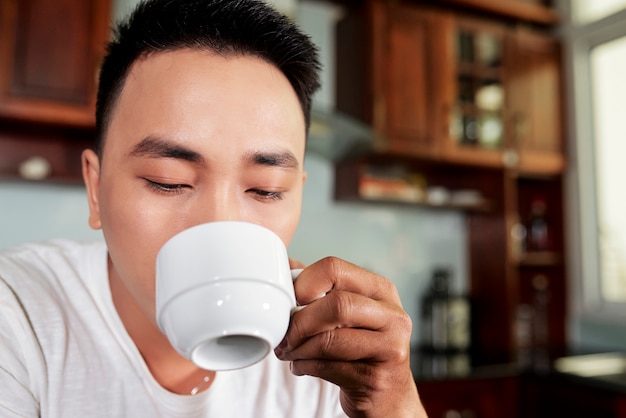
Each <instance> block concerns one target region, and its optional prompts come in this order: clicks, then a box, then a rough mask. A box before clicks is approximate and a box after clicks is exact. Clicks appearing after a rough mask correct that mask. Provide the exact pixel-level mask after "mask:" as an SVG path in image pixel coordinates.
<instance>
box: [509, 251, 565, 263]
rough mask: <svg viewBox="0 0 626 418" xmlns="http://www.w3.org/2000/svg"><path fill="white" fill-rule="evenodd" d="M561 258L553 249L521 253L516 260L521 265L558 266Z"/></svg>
mask: <svg viewBox="0 0 626 418" xmlns="http://www.w3.org/2000/svg"><path fill="white" fill-rule="evenodd" d="M562 261H563V258H562V257H561V255H560V254H559V253H557V252H553V251H535V252H527V253H524V254H522V255H521V256H520V257H519V259H518V260H517V262H518V264H519V265H520V266H521V267H545V266H559V265H561V263H562Z"/></svg>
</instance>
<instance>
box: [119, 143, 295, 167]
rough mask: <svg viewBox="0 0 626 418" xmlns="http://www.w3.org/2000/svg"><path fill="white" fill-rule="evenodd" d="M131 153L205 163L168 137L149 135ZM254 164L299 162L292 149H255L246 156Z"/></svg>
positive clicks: (200, 156)
mask: <svg viewBox="0 0 626 418" xmlns="http://www.w3.org/2000/svg"><path fill="white" fill-rule="evenodd" d="M130 155H132V156H135V157H144V158H174V159H179V160H183V161H189V162H192V163H196V164H204V163H205V160H204V158H203V157H202V155H201V154H200V153H198V152H196V151H193V150H191V149H189V148H186V147H184V146H182V145H180V144H176V143H174V142H172V141H168V140H166V139H162V138H158V137H154V136H149V137H146V138H144V139H143V140H141V141H140V142H139V143H138V144H137V145H135V146H134V147H133V149H132V151H131V152H130ZM244 160H245V161H247V162H248V163H249V164H252V165H261V166H267V167H279V168H287V169H292V168H297V167H298V165H299V163H298V159H297V158H296V156H295V155H294V154H293V153H292V152H290V151H253V152H250V153H249V154H248V155H247V156H245V157H244Z"/></svg>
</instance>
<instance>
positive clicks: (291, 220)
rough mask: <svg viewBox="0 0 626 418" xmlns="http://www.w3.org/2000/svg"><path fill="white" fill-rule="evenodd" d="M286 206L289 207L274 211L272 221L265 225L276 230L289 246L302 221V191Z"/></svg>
mask: <svg viewBox="0 0 626 418" xmlns="http://www.w3.org/2000/svg"><path fill="white" fill-rule="evenodd" d="M286 206H288V207H286V208H282V209H281V210H276V211H273V213H272V215H271V218H270V221H269V222H267V223H266V224H265V226H267V227H268V228H269V229H271V230H272V231H274V232H275V233H276V234H277V235H278V236H279V237H280V238H281V239H282V240H283V242H284V243H285V246H286V247H289V244H290V243H291V239H292V238H293V235H294V234H295V232H296V228H297V227H298V222H299V221H300V212H301V209H302V194H301V192H299V193H298V195H297V198H296V199H293V201H290V202H289V205H286Z"/></svg>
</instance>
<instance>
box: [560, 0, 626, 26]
mask: <svg viewBox="0 0 626 418" xmlns="http://www.w3.org/2000/svg"><path fill="white" fill-rule="evenodd" d="M625 7H626V0H572V11H573V13H572V20H574V21H575V22H576V23H578V24H585V23H589V22H594V21H597V20H600V19H602V18H604V17H606V16H609V15H611V14H613V13H615V12H617V11H619V10H621V9H623V8H625Z"/></svg>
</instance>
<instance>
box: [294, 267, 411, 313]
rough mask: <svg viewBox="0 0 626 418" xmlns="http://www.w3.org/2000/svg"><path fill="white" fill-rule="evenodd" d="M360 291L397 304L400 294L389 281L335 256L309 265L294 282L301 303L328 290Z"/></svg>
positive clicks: (308, 301) (371, 296)
mask: <svg viewBox="0 0 626 418" xmlns="http://www.w3.org/2000/svg"><path fill="white" fill-rule="evenodd" d="M333 289H334V290H343V291H348V292H353V293H359V294H362V295H365V296H367V297H370V298H372V299H375V300H391V301H393V302H394V303H396V304H398V305H400V296H399V295H398V292H397V290H396V288H395V286H394V285H393V283H392V282H391V281H389V280H388V279H385V278H384V277H381V276H379V275H377V274H375V273H372V272H370V271H367V270H364V269H362V268H361V267H358V266H356V265H354V264H352V263H349V262H347V261H345V260H341V259H339V258H336V257H326V258H323V259H322V260H319V261H317V262H315V263H313V264H311V265H310V266H308V267H307V268H306V269H304V271H303V272H302V273H301V274H300V276H299V277H298V280H297V281H296V282H295V290H296V297H297V299H298V302H299V303H300V304H302V305H306V304H309V303H311V302H312V301H314V300H316V299H318V298H319V297H320V296H321V295H324V294H326V293H328V292H330V291H331V290H333Z"/></svg>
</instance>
